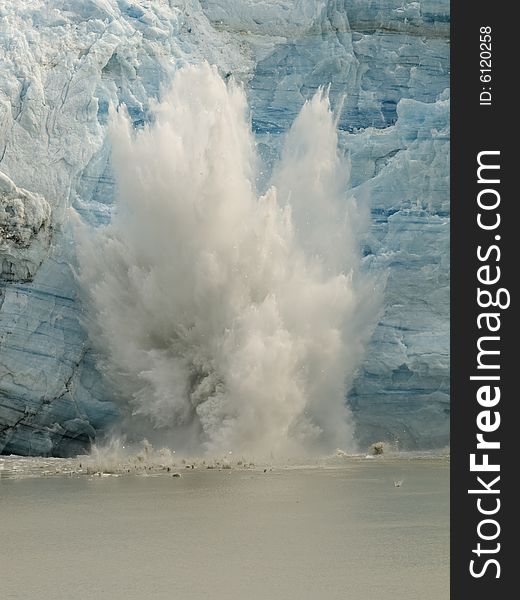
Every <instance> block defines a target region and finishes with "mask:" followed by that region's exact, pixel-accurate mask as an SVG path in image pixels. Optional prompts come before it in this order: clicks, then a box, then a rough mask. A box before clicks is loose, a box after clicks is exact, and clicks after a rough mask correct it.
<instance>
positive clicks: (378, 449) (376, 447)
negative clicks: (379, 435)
mask: <svg viewBox="0 0 520 600" xmlns="http://www.w3.org/2000/svg"><path fill="white" fill-rule="evenodd" d="M370 451H371V452H372V454H373V455H374V456H378V455H380V454H383V453H384V451H385V445H384V443H383V442H376V443H375V444H372V446H370Z"/></svg>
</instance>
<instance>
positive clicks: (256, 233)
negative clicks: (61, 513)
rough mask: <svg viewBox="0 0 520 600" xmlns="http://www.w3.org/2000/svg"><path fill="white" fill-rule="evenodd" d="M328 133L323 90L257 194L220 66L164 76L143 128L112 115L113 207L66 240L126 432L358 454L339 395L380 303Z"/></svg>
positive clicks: (250, 138) (210, 448) (221, 448)
mask: <svg viewBox="0 0 520 600" xmlns="http://www.w3.org/2000/svg"><path fill="white" fill-rule="evenodd" d="M336 126H337V123H336V115H335V114H334V113H333V111H332V110H331V107H330V103H329V99H328V96H327V93H326V91H324V90H323V89H320V90H318V92H316V94H315V95H314V97H313V98H312V99H311V100H309V101H307V102H306V103H305V104H304V105H303V107H302V109H301V112H300V114H299V115H298V117H297V118H296V120H295V122H294V123H293V125H292V127H291V129H290V131H289V132H288V134H287V136H286V140H285V144H284V148H283V151H282V153H281V156H280V158H279V161H278V163H277V164H276V165H275V167H274V169H273V174H272V177H271V182H270V185H269V187H268V189H267V191H266V192H265V193H260V192H259V191H258V190H257V183H256V182H257V178H258V170H259V164H260V160H259V157H258V155H257V151H256V144H255V138H254V135H253V133H252V130H251V122H250V114H249V109H248V106H247V100H246V95H245V92H244V90H243V88H242V87H241V86H239V85H238V84H235V83H234V82H233V81H228V82H227V83H226V82H224V81H223V79H222V78H221V77H220V76H219V74H218V71H217V69H216V68H215V67H211V66H209V65H208V64H202V65H197V66H188V67H185V68H183V69H181V70H179V71H177V73H176V74H175V76H174V78H173V82H172V85H171V87H170V89H169V90H168V91H167V92H165V93H164V94H163V97H162V99H161V101H160V102H158V103H156V104H155V105H154V106H153V107H152V120H151V123H150V124H148V125H146V126H145V127H144V128H143V129H141V130H138V131H135V130H134V129H133V127H132V124H131V120H130V119H129V117H128V115H127V113H126V111H125V109H124V108H121V109H119V110H118V111H116V110H114V109H113V110H112V111H111V114H110V125H109V134H110V140H111V144H112V165H113V169H114V173H115V177H116V181H117V187H118V199H117V208H116V210H115V211H114V214H113V218H112V221H111V223H110V224H109V225H107V226H105V227H102V228H99V229H97V230H92V229H91V228H88V227H87V226H86V225H78V227H77V228H76V236H77V241H78V246H77V252H78V262H79V270H78V278H79V282H80V285H81V290H82V294H83V299H84V303H85V307H86V313H87V316H86V319H85V326H86V328H87V330H88V333H89V337H90V340H91V343H92V345H93V347H94V348H95V350H96V352H97V356H98V362H97V364H98V368H99V370H100V371H101V372H102V373H103V375H104V377H105V381H106V382H107V385H108V386H109V387H110V388H111V390H112V391H113V393H114V395H115V397H116V398H117V400H118V403H119V405H120V407H121V412H122V423H121V428H122V431H123V433H127V434H128V435H129V436H134V437H136V438H138V437H139V436H142V437H144V436H146V437H147V438H149V439H150V440H152V441H154V439H155V438H158V439H159V438H160V443H161V444H166V445H167V446H168V447H170V448H184V449H186V450H188V451H192V452H203V453H207V454H219V453H224V452H226V453H227V452H236V453H240V452H241V453H248V454H249V455H252V456H269V455H271V456H276V457H281V456H294V455H306V454H316V453H321V454H322V453H327V452H330V451H331V450H333V449H335V448H338V447H339V448H342V449H345V450H353V449H354V447H355V442H354V423H353V418H352V415H351V413H350V410H349V409H348V406H347V403H346V395H347V392H348V390H349V388H350V387H351V385H352V382H353V379H354V377H355V374H356V370H357V369H358V367H359V365H360V361H361V359H362V357H363V352H364V348H365V346H366V343H367V341H368V339H369V337H370V334H371V332H372V330H373V327H374V325H375V322H376V319H377V313H378V309H379V304H380V300H379V299H380V294H379V291H378V290H379V285H378V283H377V282H376V281H375V280H374V279H373V278H372V277H371V276H370V275H369V274H367V273H366V272H365V270H364V269H363V265H362V260H361V256H360V252H359V241H360V237H361V236H362V235H363V234H364V233H365V231H366V230H367V228H368V225H369V220H368V209H367V207H366V206H364V207H360V206H358V204H357V202H356V200H355V198H354V197H353V196H352V194H350V193H349V187H350V186H349V174H350V165H349V162H348V159H347V158H346V157H345V156H344V155H343V154H342V153H341V152H340V151H339V149H338V136H337V129H336Z"/></svg>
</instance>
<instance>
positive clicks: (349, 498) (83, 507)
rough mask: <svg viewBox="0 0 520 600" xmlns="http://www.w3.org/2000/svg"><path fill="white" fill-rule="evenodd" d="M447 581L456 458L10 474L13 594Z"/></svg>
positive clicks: (2, 511)
mask: <svg viewBox="0 0 520 600" xmlns="http://www.w3.org/2000/svg"><path fill="white" fill-rule="evenodd" d="M394 480H403V483H402V486H401V487H394ZM448 583H449V463H448V461H447V460H445V459H439V460H436V459H428V460H405V459H390V460H386V459H385V460H365V461H352V462H348V461H347V462H346V464H345V465H342V466H338V467H333V468H300V469H274V470H273V471H267V472H266V473H264V472H263V470H256V471H250V472H248V471H239V470H227V471H208V470H189V471H187V472H185V473H184V472H183V473H182V477H181V478H173V477H171V475H170V474H166V473H165V474H161V475H157V476H148V477H145V476H134V475H128V476H122V477H88V476H69V477H66V476H52V477H41V476H40V477H34V478H12V477H6V476H5V472H4V476H3V477H2V478H0V597H1V598H5V599H14V598H16V599H22V598H23V599H24V600H26V599H33V598H34V599H38V600H62V599H63V600H83V599H95V600H97V599H100V600H104V599H107V600H108V599H110V600H134V599H136V600H137V599H139V600H141V599H143V600H144V599H146V600H148V599H150V600H156V599H157V600H162V599H168V600H172V599H173V600H199V599H210V600H221V599H222V600H224V599H225V600H235V599H236V600H257V599H258V600H293V599H294V600H306V599H316V600H329V599H330V600H335V599H338V600H339V599H341V600H394V599H395V600H397V599H399V600H419V599H420V600H444V599H448V597H449V590H448Z"/></svg>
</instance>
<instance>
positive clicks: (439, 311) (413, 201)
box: [0, 0, 449, 454]
mask: <svg viewBox="0 0 520 600" xmlns="http://www.w3.org/2000/svg"><path fill="white" fill-rule="evenodd" d="M448 36H449V3H448V2H446V1H445V0H423V1H421V2H410V3H403V2H401V1H398V0H378V1H377V2H366V1H364V0H349V1H348V2H347V1H345V0H322V1H320V2H315V1H311V0H298V1H296V2H292V1H291V2H289V1H288V0H244V1H239V0H236V1H231V0H229V1H226V2H223V1H219V0H201V1H200V2H199V1H197V0H187V1H183V2H180V1H179V2H170V3H169V4H164V3H160V2H147V1H145V0H140V1H133V2H130V1H126V0H119V1H116V0H84V1H81V2H75V1H72V0H69V1H66V0H59V1H56V2H53V3H49V2H45V1H43V0H22V1H20V2H17V3H16V4H15V3H10V4H7V5H6V4H4V5H2V7H1V8H0V177H1V178H2V179H1V181H3V182H4V183H3V184H2V186H1V189H0V219H2V221H0V231H2V227H4V229H5V227H6V226H5V225H4V223H7V224H9V230H10V231H11V230H12V232H11V233H9V235H10V236H11V240H9V239H8V238H7V236H5V235H4V238H5V239H1V238H0V256H3V254H2V253H4V254H5V253H7V254H8V255H9V256H11V258H13V256H14V255H13V248H14V246H13V239H14V237H13V235H14V231H15V229H16V227H18V228H20V227H22V225H21V223H22V222H23V219H22V220H21V213H20V212H19V210H18V213H16V214H18V216H17V217H16V218H14V217H13V209H12V198H13V197H14V196H13V190H18V191H17V192H16V194H15V195H16V197H17V198H19V199H21V200H20V202H21V203H22V204H24V205H25V206H32V207H34V208H36V206H38V207H39V208H40V209H41V212H40V213H39V214H40V216H41V217H42V219H41V221H39V222H40V224H41V225H43V227H41V228H40V229H38V227H36V226H34V227H33V225H34V224H33V223H31V224H30V225H29V221H28V215H29V214H30V211H28V212H27V213H26V215H27V216H26V217H25V219H26V221H25V222H26V224H27V226H29V227H32V231H34V230H35V229H38V232H39V233H37V234H31V236H29V238H28V239H27V241H26V242H24V244H25V246H24V247H23V248H21V247H18V246H17V247H16V252H15V253H18V254H17V258H16V260H14V259H13V260H11V259H10V260H11V264H12V265H18V266H16V268H14V267H9V269H8V270H9V274H8V276H2V279H0V315H1V318H0V382H1V383H0V449H3V451H5V452H17V453H21V454H28V453H41V454H49V453H54V454H68V453H71V452H75V451H77V450H79V449H81V448H83V447H84V446H85V445H87V444H88V440H89V439H90V438H91V437H92V436H94V435H95V431H96V430H99V429H102V428H103V427H104V426H106V425H107V424H109V423H111V422H113V421H114V420H116V419H117V411H116V409H115V407H114V405H113V404H112V403H111V402H110V397H109V395H108V394H107V390H106V389H105V388H104V385H103V381H102V380H101V378H100V377H99V374H98V373H97V371H96V367H95V357H94V356H93V353H92V350H91V348H90V346H89V344H88V343H87V341H86V335H85V332H84V330H83V328H82V326H81V324H80V320H81V304H80V302H78V289H77V285H76V283H75V280H74V277H73V274H72V271H71V267H70V265H71V264H74V261H75V249H74V245H73V243H72V233H71V229H70V225H69V223H68V220H67V215H68V208H69V207H71V206H72V207H74V208H75V210H76V211H77V212H78V213H80V215H81V217H82V219H83V220H84V221H85V222H86V223H89V224H90V225H91V226H95V225H96V224H99V223H106V222H108V221H109V220H110V213H111V210H112V201H113V197H114V188H115V184H114V179H113V176H112V173H111V167H110V158H109V157H110V148H109V144H108V142H107V136H106V123H107V112H108V107H109V104H110V103H114V104H115V105H118V104H119V103H121V102H124V103H125V104H126V105H127V107H128V111H129V114H130V117H131V119H132V121H133V123H134V126H135V127H137V128H139V127H141V126H142V124H143V123H145V122H146V121H147V120H148V119H149V107H150V100H151V99H154V98H157V97H158V96H159V94H160V90H161V88H162V86H163V85H165V84H166V83H167V82H168V81H169V80H170V79H171V76H172V73H173V72H174V71H175V70H176V69H177V68H178V67H179V66H182V65H183V64H186V63H187V62H200V61H201V60H202V59H206V60H208V61H209V62H210V63H213V64H216V65H217V66H218V67H219V69H220V71H221V73H222V74H223V75H224V76H226V77H227V76H229V75H230V74H233V75H234V76H235V77H236V78H238V79H239V80H241V81H245V82H246V91H247V93H248V97H249V103H250V105H251V107H252V119H253V128H254V130H255V132H256V135H257V141H258V146H259V150H260V152H261V154H262V158H263V160H264V162H265V171H266V175H265V177H266V179H267V178H268V173H269V171H270V169H271V165H272V163H273V160H274V158H275V157H276V155H277V154H278V152H279V150H280V148H281V144H282V139H283V134H284V132H285V131H286V130H287V128H288V125H289V124H290V123H291V122H292V120H293V119H294V117H295V115H296V114H297V113H298V111H299V110H300V108H301V106H302V104H303V101H304V100H305V99H308V98H310V97H311V96H312V94H313V93H314V91H315V90H316V88H317V87H318V86H319V85H323V84H325V85H326V84H329V83H330V84H331V88H330V95H331V99H332V102H333V106H336V105H338V104H339V102H340V100H341V97H342V96H343V95H344V94H346V98H345V104H344V110H343V112H342V114H341V121H340V127H341V128H342V129H343V132H342V135H341V141H342V143H343V145H344V147H345V148H346V149H347V150H348V151H349V153H350V160H351V163H352V169H351V178H352V183H353V185H354V189H353V193H354V194H355V196H356V198H358V199H361V200H363V201H364V202H366V203H369V204H370V207H371V210H372V219H373V227H372V229H371V232H370V234H368V235H367V236H366V239H365V240H364V242H363V244H364V246H363V247H364V253H365V264H366V268H367V269H371V270H374V272H375V273H378V274H380V276H381V277H387V288H386V293H385V312H384V314H383V316H382V318H381V322H380V325H379V327H378V328H377V329H376V331H375V333H374V336H373V338H372V341H371V343H370V345H369V348H368V350H367V358H366V360H365V362H364V363H363V365H362V368H361V369H360V372H359V376H358V378H357V380H356V382H355V384H354V386H353V389H352V391H351V393H350V395H349V402H350V404H351V407H352V409H353V411H354V414H355V416H356V420H357V425H358V438H359V440H360V441H361V443H368V442H371V441H374V439H376V438H377V439H380V438H383V439H387V440H399V442H400V443H401V444H402V446H403V447H435V446H440V445H444V444H446V443H447V441H448V416H447V414H448V411H449V395H448V381H449V371H448V368H449V361H448V324H449V321H448V319H449V312H448V290H449V282H448V273H449V270H448V269H449V267H448V258H449V235H448V230H449V206H448V204H449V202H448V198H449V181H448V155H449V97H448V95H447V92H446V91H445V89H446V88H447V87H448V85H449V79H448V73H449V37H448ZM5 182H8V183H5ZM9 198H11V200H10V199H9ZM20 202H18V204H17V206H18V208H20V207H21V206H22V204H20ZM9 203H11V204H9ZM8 206H11V208H10V209H9V210H8V211H7V212H6V210H5V207H8ZM46 207H50V209H49V208H46ZM45 210H50V218H49V217H48V214H47V213H46V212H45ZM42 211H43V212H42ZM15 212H16V211H15ZM31 214H34V215H36V214H37V213H36V212H34V211H33V213H31ZM5 215H9V216H8V217H7V216H5ZM14 221H16V223H18V225H17V226H14V225H13V223H14ZM13 227H15V228H14V229H13ZM0 235H2V234H1V233H0ZM2 264H3V263H2ZM22 264H23V265H25V266H24V267H23V268H22V267H21V265H22ZM28 279H30V280H31V281H27V280H28Z"/></svg>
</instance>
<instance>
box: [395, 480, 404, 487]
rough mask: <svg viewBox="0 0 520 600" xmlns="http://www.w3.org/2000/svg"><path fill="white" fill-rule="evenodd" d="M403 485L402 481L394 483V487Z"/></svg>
mask: <svg viewBox="0 0 520 600" xmlns="http://www.w3.org/2000/svg"><path fill="white" fill-rule="evenodd" d="M402 485H403V480H402V479H399V480H398V481H394V487H401V486H402Z"/></svg>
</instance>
